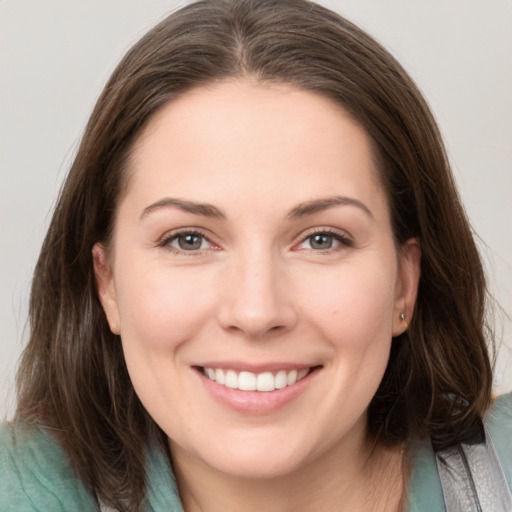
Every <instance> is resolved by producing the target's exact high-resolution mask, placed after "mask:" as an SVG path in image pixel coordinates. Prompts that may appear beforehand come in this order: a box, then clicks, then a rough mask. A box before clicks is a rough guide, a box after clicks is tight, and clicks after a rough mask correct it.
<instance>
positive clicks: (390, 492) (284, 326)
mask: <svg viewBox="0 0 512 512" xmlns="http://www.w3.org/2000/svg"><path fill="white" fill-rule="evenodd" d="M128 172H129V176H130V178H129V185H128V188H127V191H126V193H125V194H124V196H123V197H122V198H121V201H120V204H119V207H118V211H117V217H116V224H115V229H114V233H113V238H112V240H111V242H110V244H109V247H108V250H107V248H106V247H105V246H103V245H101V244H97V245H96V246H95V247H94V250H93V256H94V262H95V271H96V278H97V284H98V291H99V295H100V299H101V301H102V304H103V307H104V309H105V313H106V315H107V318H108V321H109V324H110V327H111V329H112V331H113V332H115V333H117V334H120V335H121V339H122V343H123V350H124V354H125V358H126V363H127V366H128V370H129V372H130V376H131V379H132V382H133V385H134V388H135V390H136V392H137V394H138V396H139V397H140V399H141V401H142V403H143V404H144V406H145V407H146V409H147V410H148V412H149V413H150V414H151V416H152V417H153V418H154V420H155V421H156V422H157V424H158V425H159V426H160V427H161V428H162V429H163V430H164V431H165V432H166V433H167V435H168V436H169V443H170V448H171V453H172V457H173V463H174V467H175V471H176V475H177V480H178V485H179V490H180V495H181V497H182V500H183V503H184V507H185V510H187V511H195V510H201V511H216V510H219V511H220V510H222V511H223V512H225V511H226V510H228V511H229V510H237V511H252V510H262V509H263V510H268V511H274V510H275V511H280V512H282V511H287V510H290V511H291V510H293V511H297V510H299V511H300V510H324V511H329V510H337V511H339V510H352V511H354V510H355V511H357V510H372V509H373V508H377V509H378V510H396V509H397V507H398V503H399V501H400V498H401V494H402V488H403V486H404V482H403V480H402V469H403V468H402V460H403V457H402V452H401V448H400V447H397V448H396V449H389V450H387V449H384V448H382V447H377V448H376V449H374V450H373V451H372V448H373V443H372V440H371V439H369V438H368V434H367V429H366V411H367V407H368V404H369V402H370V400H371V398H372V397H373V395H374V393H375V391H376V389H377V387H378V385H379V382H380V380H381V378H382V375H383V372H384V370H385V367H386V364H387V360H388V357H389V350H390V346H391V343H392V338H393V337H394V336H396V335H398V334H400V333H402V332H403V331H404V330H405V329H406V327H407V325H406V321H408V320H409V319H410V316H411V314H412V310H413V307H414V301H415V297H416V290H417V284H418V279H419V260H420V249H419V246H418V243H417V241H416V240H409V241H408V242H407V243H406V244H404V246H403V247H400V248H397V246H396V244H395V242H394V239H393V236H392V231H391V222H390V213H389V207H388V201H387V198H386V194H385V191H384V189H383V186H382V184H381V183H380V180H379V178H378V171H377V169H376V167H375V163H374V159H373V157H372V151H371V147H370V142H369V140H368V137H367V136H366V134H365V132H364V131H363V130H362V129H361V128H360V127H359V126H358V125H357V124H355V123H354V122H353V121H352V120H351V119H350V117H349V116H348V115H347V114H346V113H345V112H344V111H343V109H342V108H340V107H339V106H337V105H336V104H334V103H333V102H331V100H329V99H326V98H324V97H322V96H319V95H316V94H314V93H311V92H305V91H299V90H297V89H295V88H293V87H291V86H285V85H282V86H276V85H272V86H270V85H264V84H259V83H255V82H251V81H236V82H233V81H232V82H223V83H220V84H217V85H215V86H213V87H209V88H198V89H195V90H193V91H191V92H188V93H187V94H185V95H184V96H182V97H181V98H179V99H178V100H176V101H174V102H172V103H170V104H168V105H166V106H164V107H163V108H162V109H161V110H160V111H159V112H158V113H157V114H156V115H155V116H154V118H153V119H152V120H151V121H150V122H149V124H148V126H147V127H146V129H145V131H144V133H143V134H142V136H141V137H140V139H139V140H138V142H137V144H136V147H135V151H134V154H133V158H132V160H131V163H130V168H129V169H128ZM334 197H336V198H339V197H343V198H345V199H344V200H343V201H341V203H340V204H334V203H336V201H333V200H332V199H333V198H334ZM169 198H171V200H170V199H169ZM347 198H348V199H347ZM176 199H179V200H180V201H187V202H194V203H201V204H207V205H209V206H208V208H204V207H203V208H202V209H198V208H196V207H195V208H190V204H189V203H187V204H186V205H185V209H184V208H183V203H180V204H181V206H180V204H178V203H177V202H176ZM326 199H327V201H326ZM312 201H317V203H315V204H316V207H317V208H316V210H315V208H313V209H311V208H310V209H309V210H314V211H308V208H305V206H307V205H310V204H311V202H312ZM318 201H320V203H318ZM322 201H323V202H322ZM190 210H192V211H190ZM205 213H206V214H207V215H205ZM213 213H214V214H215V215H212V214H213ZM220 214H221V215H220ZM187 230H188V231H190V230H192V231H193V232H195V233H196V235H195V236H196V238H195V239H194V240H196V241H197V243H198V244H199V249H193V250H189V249H187V247H189V246H187V245H186V244H185V249H182V248H180V241H181V242H184V241H185V239H184V238H183V236H181V238H180V237H178V235H179V234H180V233H181V234H183V231H187ZM320 233H323V234H324V235H323V237H324V238H322V239H321V240H323V242H324V244H323V245H324V246H325V247H326V248H325V249H323V248H321V247H320V248H319V246H318V245H315V243H314V242H315V240H316V239H314V238H312V235H314V234H316V235H318V234H320ZM329 245H330V247H329ZM401 313H405V314H406V315H407V317H406V320H405V321H404V320H403V319H401V318H400V314H401ZM206 363H208V364H211V365H212V366H215V364H218V365H219V366H220V365H223V366H225V367H229V366H230V365H231V366H237V365H238V366H242V367H243V366H244V365H254V364H258V365H268V364H277V365H279V364H284V363H286V364H290V365H302V366H306V367H313V366H315V367H317V371H316V372H315V373H314V374H312V375H311V376H310V378H309V380H308V381H307V384H306V385H305V386H303V390H302V391H301V392H300V393H299V394H298V395H297V396H296V397H295V398H294V399H293V400H291V401H290V402H289V403H286V404H285V405H284V406H280V407H278V408H277V409H276V410H272V411H271V412H267V413H264V414H261V413H251V412H248V413H247V412H245V413H244V412H240V411H238V410H234V409H233V408H231V407H229V406H227V405H225V404H223V403H220V402H219V401H217V400H216V399H214V398H213V397H212V394H211V393H210V392H209V390H208V388H207V386H206V385H205V378H204V377H203V376H201V374H200V372H199V371H198V369H197V367H198V366H202V365H205V364H206ZM240 393H243V392H240ZM384 468H385V469H384ZM383 474H384V475H386V476H385V477H383V476H382V475H383ZM326 475H329V478H326ZM369 485H371V486H372V487H371V488H373V489H375V492H374V493H373V494H372V493H369V492H368V489H369V487H368V486H369ZM379 486H382V487H379ZM384 489H387V491H386V492H385V491H384ZM342 506H344V507H346V508H343V509H342V508H340V507H342Z"/></svg>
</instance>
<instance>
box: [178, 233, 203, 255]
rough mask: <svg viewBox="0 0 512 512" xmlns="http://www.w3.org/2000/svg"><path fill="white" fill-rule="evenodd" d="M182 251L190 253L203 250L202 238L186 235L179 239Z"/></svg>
mask: <svg viewBox="0 0 512 512" xmlns="http://www.w3.org/2000/svg"><path fill="white" fill-rule="evenodd" d="M178 244H179V246H180V249H183V250H185V251H190V250H194V249H200V248H201V237H200V236H198V235H184V236H180V237H179V238H178Z"/></svg>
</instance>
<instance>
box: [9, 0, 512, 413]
mask: <svg viewBox="0 0 512 512" xmlns="http://www.w3.org/2000/svg"><path fill="white" fill-rule="evenodd" d="M185 3H186V2H183V1H181V2H176V1H172V0H167V1H163V0H87V2H84V1H82V0H44V1H41V0H0V333H1V339H0V418H1V417H3V416H5V415H9V414H12V411H13V403H14V368H15V365H16V361H17V359H18V357H19V354H20V352H21V349H22V346H23V344H24V342H25V341H26V338H27V325H26V317H27V303H28V293H29V287H30V280H31V273H32V270H33V267H34V264H35V262H36V258H37V255H38V251H39V248H40V245H41V242H42V238H43V236H44V233H45V230H46V228H47V226H48V222H49V218H50V212H51V209H52V207H53V205H54V202H55V199H56V196H57V192H58V190H59V187H60V184H61V182H62V180H63V178H64V176H65V174H66V172H67V169H68V168H69V165H70V162H71V161H72V158H73V155H74V152H75V150H76V147H77V143H78V140H79V138H80V136H81V133H82V131H83V129H84V126H85V123H86V120H87V117H88V115H89V113H90V111H91V110H92V107H93V104H94V102H95V99H96V98H97V96H98V95H99V93H100V91H101V88H102V86H103V84H104V83H105V81H106V80H107V78H108V76H109V74H110V73H111V72H112V71H113V69H114V66H115V65H116V63H117V62H118V61H119V59H120V58H121V56H122V55H123V53H124V52H125V51H126V50H127V49H128V48H129V47H130V46H131V44H132V43H133V42H135V41H136V40H137V39H138V38H139V37H140V36H142V35H143V33H144V32H145V31H146V30H147V29H149V28H150V27H151V26H152V25H153V24H154V23H156V22H157V21H159V20H160V19H162V18H163V17H164V16H165V15H166V14H167V13H169V12H170V11H172V10H174V9H175V8H176V7H177V6H180V5H183V4H185ZM322 3H323V4H324V5H326V6H328V7H330V8H332V9H335V10H337V11H338V12H340V13H341V14H343V15H345V16H346V17H348V18H349V19H351V20H352V21H355V22H356V23H358V24H359V25H360V26H362V27H363V28H364V29H366V30H367V31H368V32H370V34H372V35H373V36H375V37H376V38H377V39H378V40H379V41H380V42H382V43H383V44H384V45H385V46H386V47H387V48H388V49H390V50H391V52H392V53H393V54H394V55H395V56H396V57H397V58H398V60H400V61H401V62H402V64H403V65H404V66H405V68H406V69H407V70H408V71H409V72H410V74H411V75H412V77H413V78H414V79H415V80H416V82H417V83H418V84H419V86H420V89H421V90H422V91H423V92H424V94H425V96H426V97H427V99H428V101H429V103H430V105H431V107H432V109H433V111H434V113H435V115H436V117H437V119H438V121H439V123H440V126H441V130H442V132H443V134H444V136H445V139H446V142H447V146H448V151H449V154H450V158H451V161H452V164H453V168H454V173H455V175H456V179H457V182H458V184H459V187H460V192H461V195H462V198H463V201H464V203H465V205H466V207H467V211H468V215H469V217H470V219H471V222H472V224H473V227H474V229H475V231H476V233H478V235H479V237H480V238H481V240H482V241H481V242H480V246H481V249H482V251H483V256H484V259H485V262H486V266H487V270H488V274H489V278H490V282H491V288H492V290H493V292H494V295H495V297H496V299H497V300H498V302H499V303H500V304H501V307H502V310H503V314H501V315H498V317H497V321H496V326H497V330H498V334H499V335H500V338H501V339H502V348H501V352H500V356H499V361H498V367H497V373H496V389H497V391H500V392H501V391H504V390H507V389H512V349H511V346H512V341H511V337H512V326H511V322H510V318H507V316H506V315H511V313H512V256H511V255H512V201H511V197H512V1H511V0H489V1H485V2H483V1H482V0H449V1H446V0H337V1H336V0H331V1H327V0H326V1H324V2H322Z"/></svg>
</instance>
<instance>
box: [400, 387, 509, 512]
mask: <svg viewBox="0 0 512 512" xmlns="http://www.w3.org/2000/svg"><path fill="white" fill-rule="evenodd" d="M484 423H485V425H486V427H487V429H488V431H489V433H490V436H491V442H492V444H493V445H494V447H495V449H496V452H497V454H498V458H499V460H500V464H501V466H502V469H503V473H504V474H505V478H506V479H507V482H508V485H509V487H510V489H511V490H512V393H509V394H506V395H502V396H500V397H498V398H497V399H496V400H495V401H494V403H493V405H492V407H491V408H490V410H489V411H488V413H487V414H486V416H485V418H484ZM410 456H411V461H410V462H411V469H412V473H411V477H410V481H409V509H408V511H409V512H423V511H424V510H436V511H441V510H445V506H444V500H443V491H442V487H441V482H440V480H439V476H438V472H437V468H436V460H435V455H434V451H433V449H432V445H431V444H430V442H429V441H427V440H423V441H419V440H416V441H414V442H411V446H410Z"/></svg>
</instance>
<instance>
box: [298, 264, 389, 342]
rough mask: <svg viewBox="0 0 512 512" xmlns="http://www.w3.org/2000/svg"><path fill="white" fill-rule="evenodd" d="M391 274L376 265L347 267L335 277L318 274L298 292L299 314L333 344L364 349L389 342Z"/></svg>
mask: <svg viewBox="0 0 512 512" xmlns="http://www.w3.org/2000/svg"><path fill="white" fill-rule="evenodd" d="M392 276H393V272H392V271H386V270H382V271H380V269H379V267H378V266H374V265H369V266H357V267H356V266H348V265H347V266H346V267H345V268H342V269H340V271H339V272H337V273H336V274H334V275H333V274H326V275H325V276H321V275H319V274H317V275H316V276H315V279H311V280H310V282H308V281H306V282H305V283H304V285H305V286H304V287H303V288H302V289H301V291H300V292H299V294H298V295H299V296H300V297H301V298H302V300H301V303H302V304H301V311H302V312H303V314H304V315H305V316H308V317H310V318H311V319H312V320H313V321H314V322H315V324H316V325H317V326H318V327H319V328H321V329H322V330H323V332H324V333H325V335H326V336H328V338H329V339H330V340H331V342H332V343H335V344H337V345H340V346H343V345H346V346H347V348H349V349H353V348H357V347H358V348H364V347H365V346H366V345H368V344H370V343H371V342H372V341H380V340H383V339H384V340H390V339H391V335H392V326H393V324H392V321H393V311H394V296H395V282H394V280H393V279H392Z"/></svg>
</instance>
